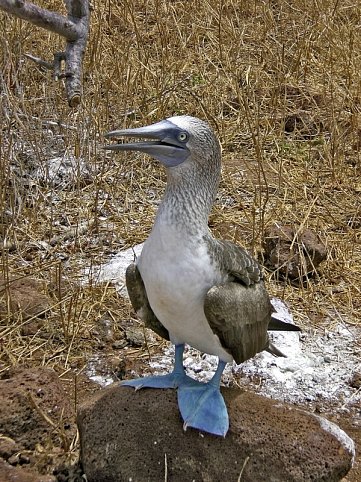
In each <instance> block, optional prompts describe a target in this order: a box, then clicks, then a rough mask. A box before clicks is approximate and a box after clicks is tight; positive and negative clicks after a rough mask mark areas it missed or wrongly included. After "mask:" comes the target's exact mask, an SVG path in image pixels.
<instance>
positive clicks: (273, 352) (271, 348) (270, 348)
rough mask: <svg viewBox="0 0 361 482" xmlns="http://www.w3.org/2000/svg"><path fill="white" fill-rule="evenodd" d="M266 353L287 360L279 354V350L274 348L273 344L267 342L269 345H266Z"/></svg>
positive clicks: (283, 355)
mask: <svg viewBox="0 0 361 482" xmlns="http://www.w3.org/2000/svg"><path fill="white" fill-rule="evenodd" d="M266 351H268V353H271V355H274V356H282V357H284V358H287V356H286V355H285V354H284V353H282V352H281V350H279V349H278V348H277V347H276V346H274V344H273V343H271V342H269V345H268V348H266Z"/></svg>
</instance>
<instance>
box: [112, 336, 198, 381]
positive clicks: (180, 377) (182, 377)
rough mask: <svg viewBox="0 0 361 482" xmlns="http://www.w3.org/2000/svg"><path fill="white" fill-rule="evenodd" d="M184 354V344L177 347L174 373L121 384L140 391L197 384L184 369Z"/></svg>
mask: <svg viewBox="0 0 361 482" xmlns="http://www.w3.org/2000/svg"><path fill="white" fill-rule="evenodd" d="M183 352H184V344H182V345H175V361H174V368H173V371H172V373H169V374H168V375H158V376H151V377H144V378H136V379H134V380H125V381H123V382H121V385H125V386H127V387H128V386H129V387H134V388H135V389H136V390H139V389H140V388H177V387H179V386H181V385H189V384H192V383H193V382H194V383H197V382H196V381H195V380H193V379H192V378H190V377H188V376H187V375H186V372H185V370H184V367H183Z"/></svg>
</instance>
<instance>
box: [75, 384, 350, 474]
mask: <svg viewBox="0 0 361 482" xmlns="http://www.w3.org/2000/svg"><path fill="white" fill-rule="evenodd" d="M222 392H223V395H224V398H225V401H226V405H227V407H228V413H229V417H230V430H229V432H228V434H227V435H226V437H225V438H221V437H216V436H212V435H210V434H207V433H201V432H199V431H197V430H192V429H188V430H187V431H186V432H184V431H183V428H182V421H181V419H180V415H179V410H178V406H177V394H176V391H174V390H155V389H144V390H139V391H137V392H135V391H134V389H132V388H130V387H120V386H119V385H117V386H112V387H110V388H107V389H105V390H102V391H100V392H98V393H97V394H95V396H93V397H92V398H90V399H89V400H88V401H87V402H85V403H84V404H83V405H81V407H80V408H79V411H78V417H77V421H78V427H79V431H80V442H81V460H82V464H83V468H84V472H85V474H86V476H87V480H88V482H98V481H100V480H101V481H103V482H113V481H114V482H116V481H117V482H118V481H129V480H132V481H133V482H148V481H160V480H172V482H184V481H185V480H195V481H197V482H198V481H199V482H202V481H206V482H208V481H209V482H213V481H218V480H219V481H220V480H229V481H236V480H240V478H241V477H242V481H244V482H263V481H264V482H266V481H267V482H301V481H302V482H304V481H311V480H312V481H313V482H317V481H326V480H327V482H334V481H338V480H341V479H342V478H343V477H344V476H345V475H346V474H347V472H348V471H349V469H350V468H351V466H352V462H353V458H354V444H353V442H352V440H351V439H350V438H349V437H348V436H347V435H346V434H345V432H343V431H342V430H341V429H340V428H339V427H338V426H336V425H335V424H333V423H331V422H328V421H327V420H326V419H323V418H321V417H318V416H315V415H313V414H311V413H307V412H305V411H303V410H299V409H297V408H294V407H292V406H290V405H286V404H284V403H281V402H279V401H273V400H271V399H268V398H265V397H261V396H258V395H255V394H252V393H248V392H242V391H240V390H235V389H229V388H226V389H223V390H222ZM240 474H242V476H240ZM167 477H168V479H167Z"/></svg>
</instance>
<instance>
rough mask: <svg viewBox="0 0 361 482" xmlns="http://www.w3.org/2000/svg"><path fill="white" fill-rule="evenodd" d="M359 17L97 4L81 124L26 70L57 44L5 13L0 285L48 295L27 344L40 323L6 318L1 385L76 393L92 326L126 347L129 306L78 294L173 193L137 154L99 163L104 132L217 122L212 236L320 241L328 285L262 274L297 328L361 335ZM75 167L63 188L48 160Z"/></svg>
mask: <svg viewBox="0 0 361 482" xmlns="http://www.w3.org/2000/svg"><path fill="white" fill-rule="evenodd" d="M37 3H38V4H43V5H45V4H46V6H47V8H52V7H54V9H58V10H61V9H62V2H61V1H48V2H37ZM360 18H361V5H360V3H359V2H353V1H351V0H346V1H343V2H338V1H337V0H332V1H331V0H319V1H317V0H314V1H305V0H295V1H292V2H287V1H277V0H275V1H254V2H253V1H252V2H251V1H239V0H226V1H219V2H218V1H215V0H202V1H200V0H198V1H197V0H195V1H191V2H190V1H160V0H151V1H137V0H125V1H124V2H118V1H115V0H107V1H104V2H101V1H98V0H95V1H94V2H93V11H92V16H91V34H90V40H89V44H88V49H87V54H86V58H85V64H84V99H83V102H82V105H81V106H80V107H79V108H78V109H77V110H75V111H74V110H70V109H69V108H68V106H67V104H66V100H65V94H64V89H63V86H62V85H61V83H58V84H57V83H55V82H54V81H53V80H52V79H51V78H50V77H49V74H48V73H47V72H44V71H41V70H40V69H39V68H38V67H37V66H35V65H34V64H33V63H31V62H30V61H28V60H26V59H25V58H24V53H27V52H29V53H32V54H34V55H36V56H39V57H43V58H45V59H50V58H51V55H52V52H53V51H54V49H61V45H62V41H61V40H60V39H59V38H58V37H57V36H56V35H53V34H50V33H48V32H45V31H42V30H40V29H38V28H36V27H34V26H32V25H30V24H27V23H25V22H23V21H20V20H17V19H15V18H10V17H8V16H6V15H5V14H1V13H0V76H1V77H0V95H1V120H0V122H1V131H0V182H1V192H0V194H1V211H0V212H1V226H0V227H1V233H0V234H1V238H2V248H3V249H2V257H1V270H2V271H3V273H4V276H5V278H7V277H9V276H10V275H11V276H13V277H15V279H19V278H22V277H24V276H26V275H31V276H33V277H35V278H37V279H40V280H42V281H43V282H44V284H45V287H46V291H47V292H48V293H49V295H50V297H51V300H52V308H51V310H49V311H48V312H47V313H46V317H45V319H44V322H43V325H42V326H41V328H39V330H38V331H36V332H35V333H33V334H32V335H31V336H23V331H22V328H23V327H24V325H26V324H27V323H29V320H25V319H24V318H23V317H21V315H19V316H15V315H14V313H13V312H12V311H13V310H10V309H9V312H8V313H7V315H4V316H3V319H2V326H1V330H2V334H0V337H1V362H0V372H5V371H6V370H8V368H9V367H11V366H14V365H18V364H22V365H23V364H25V365H27V366H35V365H44V366H50V367H53V368H55V369H56V370H57V371H58V373H59V374H63V378H71V376H72V374H73V373H75V369H77V370H80V369H81V368H82V367H83V366H84V365H85V364H86V361H87V358H88V357H89V355H90V354H91V353H93V352H94V351H95V350H97V349H98V348H99V344H102V343H103V342H102V341H101V340H100V339H99V336H98V334H99V328H98V323H99V320H101V319H103V318H104V317H105V316H106V317H108V318H110V319H112V320H114V322H115V328H114V329H115V337H116V338H121V337H122V332H123V327H124V326H125V324H126V322H127V321H128V320H130V319H131V317H132V316H133V313H132V311H131V308H130V306H129V303H128V302H126V301H124V300H122V299H120V298H119V297H118V295H117V294H116V293H115V290H114V288H113V287H112V286H110V285H96V284H95V283H94V282H93V281H92V280H90V283H89V284H88V283H85V284H84V283H80V281H81V280H83V279H84V271H83V270H84V268H86V267H89V266H95V265H99V264H100V263H101V262H104V261H105V260H106V259H108V258H109V256H110V255H111V254H113V253H115V252H117V251H119V250H120V249H121V248H122V247H129V246H132V245H134V244H135V243H138V242H141V241H143V240H144V239H145V238H146V236H147V234H148V232H149V230H150V228H151V226H152V223H153V219H154V213H155V210H156V206H157V202H158V200H159V198H160V197H161V195H162V192H163V189H164V183H165V178H164V173H163V171H162V169H161V168H160V167H159V166H158V165H157V164H156V163H155V162H153V161H151V160H150V159H148V158H146V157H144V156H140V155H134V154H126V155H117V156H110V155H109V154H107V153H105V152H103V151H102V150H101V149H100V146H101V144H102V143H103V137H102V134H103V133H104V132H106V131H107V130H109V129H113V128H120V127H125V126H135V125H143V124H148V123H151V122H154V121H156V120H160V119H162V118H165V117H169V116H171V115H174V114H185V113H186V114H190V115H195V116H198V117H201V118H203V119H207V120H208V121H209V122H210V124H211V125H212V126H213V127H214V128H215V130H216V132H217V133H218V135H219V137H220V140H221V142H222V146H223V159H224V162H223V176H222V182H221V187H220V190H219V197H218V200H217V203H216V205H215V206H214V209H213V212H212V216H211V221H210V224H211V227H212V229H213V231H214V233H215V234H216V235H217V236H222V237H224V238H227V239H231V240H235V241H237V242H239V243H241V244H242V245H244V246H246V247H248V248H249V249H250V250H251V251H253V252H254V254H255V255H257V256H261V254H262V239H263V233H264V230H265V228H267V226H270V225H271V224H272V223H273V222H275V221H276V222H279V223H286V224H291V225H300V226H302V227H308V228H311V229H313V230H314V231H315V232H317V233H318V235H319V236H320V238H321V239H322V240H323V242H324V243H325V244H326V246H327V249H328V258H327V260H326V261H325V262H324V263H323V264H322V265H321V268H320V269H319V271H318V275H317V276H316V277H314V278H313V279H311V280H310V281H308V282H307V283H305V284H304V285H300V286H293V285H291V284H289V283H287V282H280V281H277V280H276V278H275V276H274V273H268V277H269V280H268V281H269V282H268V287H269V290H270V292H271V293H272V294H275V295H278V296H280V297H282V298H284V299H285V300H286V301H287V302H288V303H289V304H290V306H291V307H292V310H293V312H294V315H295V319H296V321H297V322H298V323H299V324H300V325H301V326H304V327H306V326H309V325H310V324H314V325H321V326H325V323H326V326H332V323H337V322H338V321H339V320H340V319H342V320H343V321H345V322H347V323H352V324H357V323H360V319H361V292H360V291H361V284H360V279H361V206H360V205H361V203H360V197H361V158H360V157H361V156H360V149H361V69H360V66H361V24H360ZM69 155H71V156H73V157H72V159H73V164H72V168H69V172H70V174H69V173H68V175H67V176H63V178H62V179H59V178H58V177H56V178H54V175H53V172H52V171H51V170H49V162H48V161H49V159H52V158H55V157H67V156H69ZM5 291H6V290H5ZM4 296H5V298H6V293H5V295H4ZM7 300H8V298H7ZM8 301H9V300H8ZM7 306H8V307H9V306H10V304H9V303H7ZM103 346H104V344H103ZM154 349H157V348H156V347H155V348H154Z"/></svg>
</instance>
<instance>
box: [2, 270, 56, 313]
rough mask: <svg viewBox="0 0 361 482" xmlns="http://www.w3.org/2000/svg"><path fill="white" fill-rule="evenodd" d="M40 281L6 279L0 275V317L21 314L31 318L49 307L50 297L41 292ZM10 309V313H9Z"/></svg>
mask: <svg viewBox="0 0 361 482" xmlns="http://www.w3.org/2000/svg"><path fill="white" fill-rule="evenodd" d="M41 291H42V287H41V283H40V282H39V281H37V280H35V279H33V278H28V277H24V278H20V279H17V278H15V277H13V276H11V277H10V279H9V280H6V279H5V278H4V276H3V275H1V276H0V318H1V317H2V316H8V315H9V314H10V315H11V316H21V317H22V318H23V319H26V318H31V317H33V316H37V315H39V314H42V313H44V312H45V311H47V310H49V309H50V306H51V304H50V298H49V297H48V296H47V295H45V294H44V293H42V292H41ZM9 310H10V313H9Z"/></svg>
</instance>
